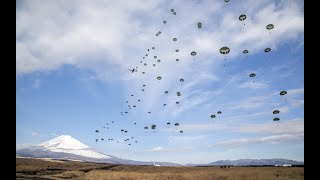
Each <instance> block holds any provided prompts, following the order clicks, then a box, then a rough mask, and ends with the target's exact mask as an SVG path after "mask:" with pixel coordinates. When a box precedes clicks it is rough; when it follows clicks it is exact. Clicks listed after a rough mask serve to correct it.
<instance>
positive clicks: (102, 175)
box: [16, 158, 304, 180]
mask: <svg viewBox="0 0 320 180" xmlns="http://www.w3.org/2000/svg"><path fill="white" fill-rule="evenodd" d="M16 179H33V180H40V179H42V180H44V179H105V180H108V179H110V180H111V179H115V180H133V179H139V180H146V179H148V180H165V179H166V180H169V179H170V180H171V179H172V180H173V179H178V180H182V179H190V180H191V179H192V180H209V179H210V180H211V179H218V180H225V179H237V180H253V179H255V180H258V179H259V180H260V179H262V180H267V179H268V180H269V179H270V180H271V179H278V180H280V179H281V180H289V179H290V180H298V179H304V167H230V168H220V167H217V166H215V167H162V166H161V167H155V166H131V165H114V164H98V163H88V162H79V161H65V160H54V161H52V160H49V159H44V160H43V159H30V158H16Z"/></svg>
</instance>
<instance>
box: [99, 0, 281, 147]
mask: <svg viewBox="0 0 320 180" xmlns="http://www.w3.org/2000/svg"><path fill="white" fill-rule="evenodd" d="M224 1H225V2H226V3H228V2H229V0H224ZM170 13H172V15H176V14H177V13H176V11H175V10H174V9H171V10H170ZM238 19H239V21H241V22H243V23H244V22H245V20H246V19H247V15H246V14H241V15H240V16H239V18H238ZM162 23H163V25H166V24H167V20H163V22H162ZM244 26H245V23H244ZM196 27H197V28H198V29H199V30H200V29H201V28H202V27H203V23H202V22H198V23H197V24H196ZM273 28H274V25H273V24H268V25H266V29H267V30H269V31H270V30H272V29H273ZM270 33H271V32H270ZM161 34H162V32H161V30H159V31H158V32H156V34H155V35H156V36H160V35H161ZM172 40H173V42H174V43H176V42H177V41H178V38H176V37H174V38H173V39H172ZM150 49H151V51H155V50H156V48H155V47H151V48H150ZM150 49H147V52H146V54H145V55H144V56H143V57H142V59H141V60H140V64H141V65H143V66H142V67H147V66H148V63H147V61H146V60H147V58H148V57H149V53H150ZM270 51H271V48H269V47H267V48H265V49H264V52H265V53H269V52H270ZM219 52H220V53H221V54H222V55H224V56H225V58H224V60H225V61H226V60H227V59H226V56H227V55H228V54H229V53H230V52H231V50H230V48H229V47H228V46H223V47H221V48H220V49H219ZM175 53H179V49H176V50H175ZM242 53H243V54H244V55H247V54H248V53H249V50H247V49H244V50H243V51H242ZM190 55H191V56H192V57H194V56H196V55H197V52H196V51H191V52H190ZM151 57H152V56H151ZM153 58H154V60H155V62H154V63H152V66H153V67H154V68H156V66H157V65H156V64H157V63H158V64H159V65H160V63H161V59H159V58H158V56H156V55H154V56H153ZM176 61H177V62H178V61H179V58H176ZM129 71H131V73H139V71H138V66H137V67H136V68H133V69H129ZM141 74H143V75H145V74H146V71H145V70H144V71H141ZM256 76H257V75H256V73H254V72H252V73H250V74H249V78H255V77H256ZM155 79H156V80H157V81H161V80H163V77H162V76H156V77H155ZM178 79H179V81H180V82H181V83H183V82H184V81H185V80H184V78H178ZM253 83H254V81H253ZM145 88H146V84H143V85H142V89H141V91H145ZM164 93H165V94H168V93H169V91H168V90H166V91H165V92H164ZM286 94H287V91H281V92H280V95H281V96H284V95H286ZM131 96H132V97H133V96H134V94H131ZM176 96H177V97H180V96H182V93H181V92H180V91H178V92H176ZM137 101H138V102H140V101H141V99H138V100H137ZM125 103H126V104H127V107H128V109H126V110H123V111H121V112H120V115H121V116H127V114H129V112H130V110H131V109H132V108H137V105H136V104H135V102H130V103H133V104H129V100H126V101H125ZM179 104H180V102H179V101H176V105H179ZM163 106H167V104H166V103H163ZM272 113H273V114H274V115H276V116H277V115H278V114H279V113H280V111H279V110H277V109H276V110H274V111H273V112H272ZM148 114H151V111H148ZM216 114H217V115H215V114H211V115H210V118H212V119H214V118H216V116H220V115H221V114H222V112H221V111H217V113H216ZM273 120H274V121H279V120H280V118H279V117H274V118H273ZM112 123H114V122H113V121H112ZM136 124H137V123H136V122H134V125H136ZM171 124H172V123H171V122H167V123H166V125H167V126H170V125H171ZM107 125H108V123H107ZM174 126H175V127H176V128H178V127H179V126H180V124H179V123H178V122H175V123H174ZM103 128H105V127H103ZM109 128H110V127H107V129H109ZM141 128H143V129H144V130H145V131H146V132H148V131H153V132H155V130H156V129H157V124H156V123H152V124H151V125H143V126H142V127H141ZM176 130H178V129H176ZM120 131H121V133H124V134H128V130H125V129H121V130H120ZM95 132H96V133H97V134H98V133H99V130H95ZM178 132H179V133H183V132H184V131H183V130H181V129H179V130H178ZM133 139H134V136H132V137H131V139H130V138H127V137H125V138H124V140H123V141H124V142H126V143H128V145H129V146H130V145H131V141H133ZM100 140H101V141H104V138H100ZM98 141H99V139H98V138H96V142H98ZM108 141H113V138H108ZM134 142H135V143H137V142H138V141H137V140H135V141H134ZM117 143H119V141H117Z"/></svg>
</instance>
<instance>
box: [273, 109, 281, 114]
mask: <svg viewBox="0 0 320 180" xmlns="http://www.w3.org/2000/svg"><path fill="white" fill-rule="evenodd" d="M272 113H273V114H278V113H280V111H279V110H274V111H273V112H272Z"/></svg>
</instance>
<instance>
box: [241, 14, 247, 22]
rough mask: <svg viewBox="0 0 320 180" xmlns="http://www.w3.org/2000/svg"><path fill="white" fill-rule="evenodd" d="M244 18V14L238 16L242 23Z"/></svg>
mask: <svg viewBox="0 0 320 180" xmlns="http://www.w3.org/2000/svg"><path fill="white" fill-rule="evenodd" d="M246 18H247V16H246V15H245V14H241V15H240V16H239V20H240V21H244V20H245V19H246Z"/></svg>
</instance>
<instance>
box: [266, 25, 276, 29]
mask: <svg viewBox="0 0 320 180" xmlns="http://www.w3.org/2000/svg"><path fill="white" fill-rule="evenodd" d="M273 27H274V25H273V24H268V25H267V26H266V28H267V29H268V30H271V29H273Z"/></svg>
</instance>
